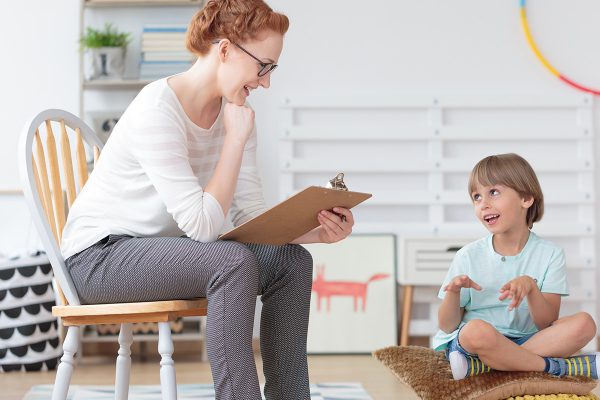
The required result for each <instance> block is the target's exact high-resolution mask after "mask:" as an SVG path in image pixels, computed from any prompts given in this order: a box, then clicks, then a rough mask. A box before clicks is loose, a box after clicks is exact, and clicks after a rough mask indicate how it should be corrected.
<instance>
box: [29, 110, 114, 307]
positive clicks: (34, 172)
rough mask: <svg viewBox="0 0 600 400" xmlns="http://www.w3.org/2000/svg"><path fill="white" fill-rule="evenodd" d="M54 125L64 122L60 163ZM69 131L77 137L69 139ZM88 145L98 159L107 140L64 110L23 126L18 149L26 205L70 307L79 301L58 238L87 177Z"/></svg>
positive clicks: (45, 112)
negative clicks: (104, 141)
mask: <svg viewBox="0 0 600 400" xmlns="http://www.w3.org/2000/svg"><path fill="white" fill-rule="evenodd" d="M56 123H58V124H59V125H60V137H58V140H59V143H58V145H59V146H60V156H61V161H60V162H59V159H58V156H59V155H58V149H57V142H56V139H55V136H54V132H53V124H56ZM44 124H45V128H46V136H45V140H42V135H41V132H40V126H41V125H44ZM70 135H74V137H73V136H71V138H69V136H70ZM72 140H75V142H74V146H75V149H74V151H75V153H76V162H75V164H74V163H73V156H72V150H71V143H72ZM84 143H86V144H87V145H89V147H90V149H92V151H93V154H94V160H95V161H97V159H98V157H99V155H100V151H101V149H102V145H103V144H102V142H101V141H100V139H98V137H97V136H96V134H95V133H94V132H93V131H92V129H90V127H89V126H87V125H86V124H85V123H84V122H83V121H82V120H81V119H79V118H78V117H76V116H75V115H73V114H71V113H68V112H66V111H62V110H45V111H42V112H41V113H39V114H38V115H36V116H35V117H34V118H33V119H32V120H31V121H30V122H29V123H28V124H27V125H26V126H25V128H24V130H23V134H22V136H21V142H20V152H19V167H20V172H21V181H22V183H23V193H24V195H25V200H26V203H27V205H28V207H29V209H30V211H31V214H32V219H33V222H34V224H35V226H36V228H37V230H38V233H39V234H40V238H41V240H42V244H43V245H44V249H45V250H46V253H47V254H48V258H49V260H50V263H51V264H52V269H53V271H54V274H55V276H56V279H57V283H58V292H59V296H60V298H61V300H62V302H63V304H71V305H78V304H80V302H79V298H78V296H77V292H76V291H75V287H74V286H73V282H72V280H71V277H70V276H69V274H68V272H67V270H66V266H65V263H64V259H63V257H62V254H61V252H60V242H61V238H62V230H63V228H64V226H65V223H66V219H67V214H68V211H69V209H70V208H71V206H72V205H73V202H74V201H75V198H76V197H77V193H78V192H79V191H81V189H82V188H83V186H84V185H85V183H86V181H87V179H88V176H89V172H88V163H87V158H86V151H85V147H84ZM34 154H35V155H34ZM94 164H95V163H94ZM75 169H77V178H78V182H77V183H78V187H77V185H76V183H75ZM61 173H62V175H61ZM61 181H62V182H61ZM65 193H66V202H65ZM63 291H64V292H63Z"/></svg>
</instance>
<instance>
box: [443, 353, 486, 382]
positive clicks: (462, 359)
mask: <svg viewBox="0 0 600 400" xmlns="http://www.w3.org/2000/svg"><path fill="white" fill-rule="evenodd" d="M448 360H449V361H450V370H451V371H452V377H453V378H454V380H456V381H459V380H461V379H465V378H467V377H469V376H475V375H481V374H484V373H486V372H491V371H492V369H491V368H490V367H488V366H487V365H485V364H484V363H483V361H481V360H480V359H479V357H471V356H465V355H464V354H462V353H461V352H459V351H453V352H451V353H450V354H448Z"/></svg>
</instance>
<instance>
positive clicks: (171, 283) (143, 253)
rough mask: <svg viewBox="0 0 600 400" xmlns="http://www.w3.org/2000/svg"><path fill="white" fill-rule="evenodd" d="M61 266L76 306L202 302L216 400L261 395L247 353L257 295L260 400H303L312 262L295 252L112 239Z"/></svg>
mask: <svg viewBox="0 0 600 400" xmlns="http://www.w3.org/2000/svg"><path fill="white" fill-rule="evenodd" d="M66 265H67V269H68V270H69V271H70V273H71V276H72V278H73V282H74V284H75V288H76V289H77V292H78V294H79V298H80V300H81V302H82V304H101V303H124V302H140V301H158V300H173V299H187V298H194V297H206V298H208V316H207V332H206V340H207V351H208V358H209V360H210V365H211V370H212V374H213V380H214V385H215V392H216V399H218V400H234V399H235V400H255V399H256V400H258V399H260V398H261V395H260V387H259V384H258V377H257V373H256V365H255V363H254V356H253V353H252V328H253V324H254V309H255V303H256V296H257V294H258V295H260V296H261V300H262V302H263V309H262V315H261V325H260V344H261V353H262V359H263V371H264V374H265V378H266V383H265V397H266V398H267V399H268V400H280V399H281V400H283V399H285V400H296V399H302V400H307V399H310V391H309V385H308V366H307V360H306V335H307V330H308V314H309V310H310V295H311V285H312V258H311V256H310V253H309V252H308V251H306V250H305V249H304V248H303V247H301V246H299V245H286V246H268V245H253V244H241V243H237V242H228V241H217V242H214V243H200V242H196V241H194V240H191V239H189V238H185V237H160V238H132V237H130V236H119V235H110V236H107V237H106V238H104V239H103V240H101V241H99V242H98V243H96V244H94V245H92V246H91V247H89V248H87V249H85V250H83V251H82V252H80V253H77V254H75V255H73V256H71V257H69V258H68V259H67V260H66Z"/></svg>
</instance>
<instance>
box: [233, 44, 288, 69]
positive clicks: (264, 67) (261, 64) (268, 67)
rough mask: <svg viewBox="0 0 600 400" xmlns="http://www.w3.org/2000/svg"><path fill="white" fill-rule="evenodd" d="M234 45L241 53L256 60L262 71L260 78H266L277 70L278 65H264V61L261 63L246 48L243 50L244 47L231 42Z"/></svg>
mask: <svg viewBox="0 0 600 400" xmlns="http://www.w3.org/2000/svg"><path fill="white" fill-rule="evenodd" d="M231 43H233V44H234V45H236V47H237V48H239V49H240V50H241V51H243V52H244V53H246V54H248V55H249V56H250V57H252V58H254V59H255V60H256V62H257V63H258V65H260V70H259V71H258V76H265V75H266V74H268V73H269V72H271V71H273V70H274V69H275V68H277V64H275V63H264V62H262V61H260V59H259V58H257V57H255V56H254V55H252V53H250V52H249V51H248V50H246V49H245V48H243V47H242V46H240V45H239V44H237V43H235V42H231Z"/></svg>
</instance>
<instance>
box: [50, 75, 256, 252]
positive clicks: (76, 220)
mask: <svg viewBox="0 0 600 400" xmlns="http://www.w3.org/2000/svg"><path fill="white" fill-rule="evenodd" d="M223 108H224V107H223V106H222V107H221V112H220V113H219V116H218V117H217V119H216V121H215V122H214V124H213V126H212V127H211V128H209V129H203V128H200V127H199V126H197V125H196V124H194V123H193V122H192V121H191V120H190V119H189V117H188V116H187V115H186V114H185V111H184V110H183V107H182V106H181V104H180V103H179V100H178V99H177V96H176V95H175V93H174V92H173V90H172V89H171V88H170V87H169V85H168V84H167V79H166V78H165V79H161V80H158V81H156V82H153V83H151V84H149V85H148V86H146V87H145V88H144V89H143V90H142V91H141V92H140V93H139V94H138V96H137V97H136V98H135V99H134V100H133V102H132V103H131V104H130V106H129V107H128V108H127V110H126V111H125V113H124V114H123V116H122V117H121V119H120V120H119V122H118V123H117V125H116V126H115V128H114V130H113V132H112V133H111V137H110V139H109V140H108V142H107V143H106V146H104V149H103V150H102V154H101V156H100V159H99V160H98V163H97V165H96V167H95V169H94V171H93V173H92V174H91V175H90V178H89V180H88V182H87V183H86V185H85V187H84V188H83V190H82V191H81V193H80V194H79V195H78V197H77V199H76V200H75V203H74V204H73V207H72V208H71V210H70V212H69V216H68V218H67V223H66V225H65V228H64V230H63V236H62V243H61V251H62V253H63V256H64V258H65V259H67V258H68V257H70V256H72V255H74V254H76V253H78V252H80V251H82V250H84V249H86V248H88V247H90V246H91V245H93V244H94V243H96V242H97V241H99V240H101V239H102V238H104V237H106V236H107V235H109V234H119V235H130V236H134V237H157V236H183V235H186V236H188V237H190V238H191V239H193V240H197V241H201V242H210V241H214V240H216V238H217V236H218V234H219V233H220V232H221V229H222V227H223V224H224V222H225V216H224V215H223V210H222V208H221V206H220V204H219V202H218V201H217V200H216V199H215V198H214V197H213V196H212V195H211V194H210V193H207V192H204V190H203V187H204V186H205V185H206V184H207V183H208V181H209V180H210V178H211V177H212V175H213V172H214V169H215V167H216V164H217V160H218V158H219V156H220V153H221V148H222V146H223V141H224V138H225V128H224V125H223ZM265 209H266V206H265V202H264V198H263V194H262V187H261V183H260V179H259V177H258V172H257V168H256V129H254V131H253V132H252V135H251V137H250V139H249V140H248V142H247V143H246V147H245V149H244V155H243V159H242V166H241V169H240V174H239V177H238V181H237V185H236V190H235V194H234V197H233V202H232V205H231V218H232V222H233V224H234V226H237V225H240V224H242V223H244V222H245V221H247V220H249V219H250V218H252V217H254V216H256V215H258V214H260V213H262V212H263V211H265Z"/></svg>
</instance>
